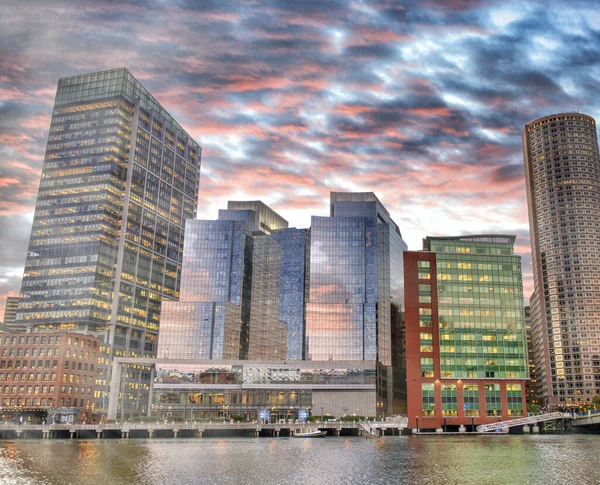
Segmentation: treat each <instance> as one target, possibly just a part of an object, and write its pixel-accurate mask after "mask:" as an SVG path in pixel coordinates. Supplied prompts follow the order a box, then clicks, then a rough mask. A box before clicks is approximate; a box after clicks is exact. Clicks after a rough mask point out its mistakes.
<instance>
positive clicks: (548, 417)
mask: <svg viewBox="0 0 600 485" xmlns="http://www.w3.org/2000/svg"><path fill="white" fill-rule="evenodd" d="M558 419H573V416H572V415H571V414H569V413H547V414H537V415H534V416H527V417H526V418H517V419H511V420H508V421H499V422H497V423H490V424H482V425H480V426H477V431H478V432H479V433H485V432H487V431H495V430H497V429H506V428H512V427H513V426H526V425H529V424H536V423H541V422H544V421H554V420H558ZM599 423H600V421H599Z"/></svg>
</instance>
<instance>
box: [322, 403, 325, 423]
mask: <svg viewBox="0 0 600 485" xmlns="http://www.w3.org/2000/svg"><path fill="white" fill-rule="evenodd" d="M324 420H325V417H324V416H323V406H321V423H323V422H324Z"/></svg>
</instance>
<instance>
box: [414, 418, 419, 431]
mask: <svg viewBox="0 0 600 485" xmlns="http://www.w3.org/2000/svg"><path fill="white" fill-rule="evenodd" d="M415 417H416V418H417V433H418V432H419V416H415Z"/></svg>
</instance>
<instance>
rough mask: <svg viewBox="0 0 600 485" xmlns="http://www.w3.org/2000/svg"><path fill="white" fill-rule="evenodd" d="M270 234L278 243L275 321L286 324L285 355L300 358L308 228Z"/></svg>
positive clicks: (301, 357)
mask: <svg viewBox="0 0 600 485" xmlns="http://www.w3.org/2000/svg"><path fill="white" fill-rule="evenodd" d="M271 238H272V239H273V240H275V241H277V242H278V243H279V248H280V251H281V261H280V266H279V267H280V275H279V321H280V322H282V323H284V324H285V325H286V328H287V359H288V360H304V359H305V354H304V339H305V326H306V313H305V304H306V298H307V295H308V275H307V271H308V264H309V260H308V258H309V253H308V250H309V247H310V231H309V230H307V229H283V230H280V231H277V232H275V233H273V234H272V235H271Z"/></svg>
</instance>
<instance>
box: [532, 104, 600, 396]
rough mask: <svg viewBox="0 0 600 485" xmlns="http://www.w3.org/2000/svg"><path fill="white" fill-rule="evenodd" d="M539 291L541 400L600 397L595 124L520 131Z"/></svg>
mask: <svg viewBox="0 0 600 485" xmlns="http://www.w3.org/2000/svg"><path fill="white" fill-rule="evenodd" d="M523 156H524V159H525V178H526V183H527V205H528V208H529V228H530V231H531V255H532V263H533V278H534V282H535V292H534V294H533V295H532V296H531V298H530V301H531V320H532V321H531V327H532V328H531V332H532V347H533V354H534V360H535V366H536V373H537V375H536V381H537V382H536V383H537V393H538V398H540V399H541V400H542V402H543V404H546V405H559V406H575V407H578V406H579V405H581V404H583V403H589V402H590V401H591V400H592V398H593V397H594V396H596V395H598V394H600V279H599V276H598V274H599V264H598V260H599V258H600V227H599V226H600V157H599V155H598V138H597V134H596V121H595V120H594V119H593V118H592V117H590V116H588V115H585V114H583V113H559V114H554V115H550V116H545V117H543V118H540V119H537V120H535V121H532V122H531V123H529V124H527V125H526V126H525V129H524V130H523Z"/></svg>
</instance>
